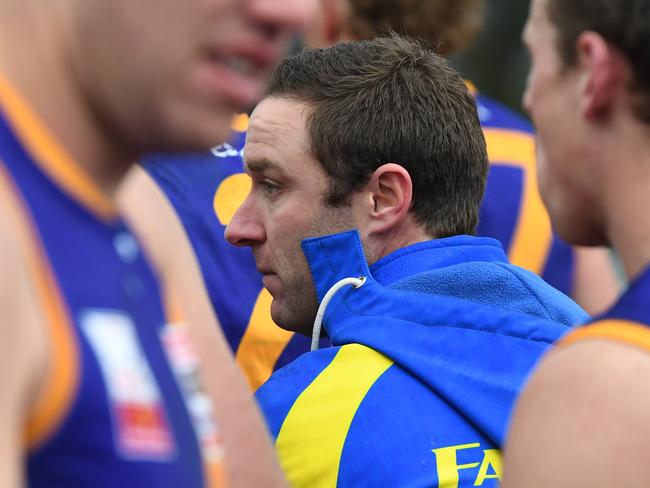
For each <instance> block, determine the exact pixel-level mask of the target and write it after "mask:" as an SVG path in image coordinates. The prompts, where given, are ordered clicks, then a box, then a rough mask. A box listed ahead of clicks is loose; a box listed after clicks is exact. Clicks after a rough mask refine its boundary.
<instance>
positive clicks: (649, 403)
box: [504, 339, 650, 488]
mask: <svg viewBox="0 0 650 488" xmlns="http://www.w3.org/2000/svg"><path fill="white" fill-rule="evenodd" d="M649 377H650V353H648V352H647V351H644V350H642V349H640V348H638V347H636V346H633V345H628V344H623V343H619V342H613V341H608V340H603V339H594V340H584V341H580V342H576V343H574V344H572V345H570V346H566V347H560V348H557V349H555V350H554V351H553V352H552V353H550V354H549V355H548V357H547V358H546V359H545V360H544V361H543V362H542V363H541V365H540V367H539V369H538V370H537V372H536V373H535V374H534V375H533V377H532V379H531V380H530V383H529V385H528V386H527V388H526V390H525V391H524V393H523V394H522V397H521V399H520V401H519V403H518V405H517V408H516V410H515V414H514V417H513V422H512V426H511V432H510V436H509V441H508V444H507V448H506V466H505V472H506V482H505V483H504V487H508V486H510V487H517V486H526V487H530V488H535V487H541V486H556V487H567V488H568V487H573V486H590V487H600V486H603V487H605V486H635V487H636V486H639V487H641V486H647V480H648V479H649V478H650V466H648V464H647V461H646V459H645V454H646V453H647V452H648V451H649V450H650V436H649V435H648V433H649V432H650V418H649V417H648V415H647V412H648V411H649V410H650V381H646V380H645V379H646V378H649Z"/></svg>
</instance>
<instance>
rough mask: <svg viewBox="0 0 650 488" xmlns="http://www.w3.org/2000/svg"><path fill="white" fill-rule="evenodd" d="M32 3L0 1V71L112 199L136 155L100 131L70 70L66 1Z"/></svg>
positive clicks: (70, 50) (70, 58)
mask: <svg viewBox="0 0 650 488" xmlns="http://www.w3.org/2000/svg"><path fill="white" fill-rule="evenodd" d="M36 3H37V4H36V5H34V4H33V3H32V2H23V1H21V0H5V2H4V3H0V73H2V75H3V76H4V77H5V78H6V79H7V80H8V81H9V83H11V84H12V85H13V86H14V88H15V89H16V90H17V91H18V92H19V94H20V95H21V96H22V97H23V98H24V99H25V100H26V101H27V102H28V103H29V105H30V106H31V108H32V110H34V111H35V112H36V114H37V115H38V116H39V118H41V119H42V121H43V122H44V123H45V125H46V126H47V127H48V129H49V130H50V132H51V133H52V134H53V135H54V137H55V138H56V139H57V140H58V141H59V142H60V143H61V144H62V146H63V147H64V148H65V149H66V151H67V152H68V153H69V154H70V156H71V158H72V160H74V161H76V163H77V164H78V165H79V166H81V167H82V169H83V170H84V171H85V172H86V173H87V174H88V175H89V176H90V177H91V179H92V180H93V181H94V182H95V183H96V184H97V185H98V187H99V188H100V189H101V190H102V191H103V192H104V193H105V194H106V195H107V196H109V197H111V198H112V196H113V194H114V191H115V188H116V187H117V185H118V183H119V181H120V180H121V179H122V177H123V176H124V174H125V173H126V171H127V170H128V168H129V167H130V165H131V161H133V160H134V156H135V155H134V154H132V152H131V151H128V150H123V148H120V147H119V145H117V144H115V143H114V142H113V141H112V140H111V138H110V135H109V133H108V131H106V130H102V126H101V124H100V122H99V120H98V118H97V117H96V116H95V113H94V112H93V109H92V106H91V104H90V103H88V99H87V97H86V96H85V94H84V91H83V90H82V89H81V83H80V81H79V77H78V76H77V73H75V70H74V68H73V66H74V63H73V62H72V58H73V51H72V48H71V46H72V45H73V43H71V42H70V39H69V36H68V35H66V32H71V29H66V25H67V24H69V22H67V19H68V18H69V16H67V15H66V12H65V11H64V9H63V8H62V7H61V5H63V4H64V2H51V3H49V4H47V3H43V2H36ZM16 46H21V48H19V49H16ZM26 60H27V61H28V62H25V61H26Z"/></svg>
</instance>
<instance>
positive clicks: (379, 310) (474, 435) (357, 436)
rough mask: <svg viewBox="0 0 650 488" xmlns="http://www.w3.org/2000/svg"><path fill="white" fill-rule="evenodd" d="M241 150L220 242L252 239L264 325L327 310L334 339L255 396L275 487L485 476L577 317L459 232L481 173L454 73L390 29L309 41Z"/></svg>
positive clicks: (489, 476) (490, 480)
mask: <svg viewBox="0 0 650 488" xmlns="http://www.w3.org/2000/svg"><path fill="white" fill-rule="evenodd" d="M244 161H245V167H246V171H247V172H248V173H249V174H250V176H251V179H252V187H251V191H250V193H249V195H248V196H247V198H246V200H245V201H244V203H243V204H242V206H241V207H240V208H239V210H237V213H236V214H235V215H234V217H233V218H232V220H231V222H230V224H229V226H228V228H227V231H226V237H227V238H228V240H230V241H231V242H232V243H233V244H236V245H239V246H250V247H251V249H252V251H253V254H254V256H255V261H256V264H257V268H258V270H259V272H260V273H261V274H262V275H263V282H264V286H265V287H266V288H267V290H268V291H269V293H270V294H271V295H272V297H273V300H272V303H271V315H272V317H273V320H274V321H275V322H276V323H278V324H280V325H281V326H282V327H284V328H287V329H289V330H292V331H297V332H301V333H303V334H311V332H312V323H313V322H314V320H315V318H316V317H317V316H318V317H320V318H323V317H324V327H325V330H326V332H327V335H328V336H329V338H330V339H331V341H332V343H333V344H334V347H328V348H324V349H322V350H319V351H314V352H311V353H307V354H304V355H302V356H301V357H300V358H298V359H297V360H295V361H294V362H292V363H290V364H289V365H288V366H286V367H284V368H282V369H280V370H279V371H277V372H276V373H274V374H273V375H272V376H271V378H270V379H269V381H268V382H267V383H265V384H264V385H263V386H262V387H261V388H260V389H259V390H258V393H257V398H258V400H259V402H260V405H261V407H262V409H263V411H264V413H265V415H266V418H267V422H268V424H269V427H270V430H271V433H272V435H273V436H274V437H275V438H276V449H277V451H278V454H279V456H280V459H281V463H282V465H283V467H284V469H285V472H286V474H287V476H288V478H289V480H290V482H291V483H292V484H293V485H294V486H313V485H323V486H334V485H337V486H358V485H360V484H366V485H370V486H404V485H407V484H418V485H422V486H457V485H458V486H496V483H497V480H498V479H499V478H500V476H501V470H500V457H499V452H498V448H499V446H500V445H501V442H502V436H503V433H504V430H505V424H506V419H507V417H508V414H509V410H510V405H511V402H512V401H513V400H514V397H515V395H516V394H517V392H518V389H519V387H520V385H521V384H522V382H523V380H524V378H525V376H526V374H527V372H528V370H529V369H530V368H531V367H532V366H533V364H534V363H535V362H536V359H537V358H538V357H539V355H540V354H541V353H542V352H543V351H544V350H545V349H546V348H547V346H548V344H549V343H550V342H551V341H553V340H554V339H555V338H557V337H559V336H560V335H562V334H563V333H564V332H565V331H566V330H567V328H568V326H567V325H566V324H569V323H571V322H572V321H576V320H578V321H579V320H581V319H584V317H585V315H584V313H583V312H582V311H581V310H580V309H579V307H577V306H576V305H575V304H574V303H573V302H571V301H570V300H569V299H568V298H567V297H566V296H564V295H563V294H561V293H560V292H558V291H557V290H555V289H553V288H551V287H550V286H549V285H547V284H546V283H544V282H543V280H541V278H539V277H537V276H536V275H534V274H533V273H530V272H528V271H525V270H523V269H521V268H518V267H515V266H512V265H510V264H509V263H508V262H507V258H506V256H505V253H504V252H503V249H502V247H501V245H500V244H499V243H498V241H496V240H493V239H489V238H476V237H471V236H469V235H463V234H471V233H472V232H473V230H474V228H475V226H476V223H477V218H478V210H479V206H480V201H481V197H482V193H483V188H484V184H485V177H486V173H487V157H486V152H485V143H484V139H483V135H482V132H481V128H480V125H479V121H478V116H477V112H476V106H475V104H474V100H473V97H472V96H471V94H470V93H469V92H468V90H467V88H466V86H465V84H464V82H463V80H462V79H461V78H460V77H459V76H458V74H457V73H455V72H454V71H453V70H451V69H450V68H448V67H447V65H446V64H445V62H444V60H443V59H442V58H440V57H438V56H436V55H435V54H433V53H432V52H431V51H428V50H426V49H423V48H422V47H420V45H418V44H417V43H415V42H412V41H408V40H405V39H401V38H397V37H394V38H382V39H376V40H374V41H366V42H358V43H349V44H340V45H338V46H335V47H333V48H329V49H324V50H307V51H305V52H303V53H301V54H299V55H298V56H295V57H293V58H289V59H287V60H285V61H284V62H283V63H282V64H281V65H280V67H279V69H278V70H277V72H276V74H275V76H274V78H273V80H272V85H271V88H270V91H269V95H268V96H267V97H266V98H265V99H264V100H263V101H262V102H261V103H260V104H259V105H258V106H257V108H256V109H255V111H254V112H253V114H252V116H251V120H250V125H249V129H248V134H247V142H246V146H245V151H244ZM348 229H356V231H348ZM342 231H347V232H342ZM332 233H335V234H334V235H328V234H332ZM303 239H304V240H303ZM301 241H302V249H301ZM303 252H304V254H303ZM305 256H306V258H305ZM369 265H370V268H368V266H369ZM346 279H347V280H346ZM341 280H343V281H341ZM346 283H352V284H354V286H356V288H349V289H342V290H340V291H336V290H337V289H338V288H339V287H340V286H341V285H344V284H346ZM387 287H388V288H387ZM497 290H498V291H497ZM332 293H334V295H333V297H332ZM319 302H320V307H321V309H320V311H319V313H318V314H317V306H318V303H319ZM323 313H324V315H323ZM319 320H320V319H316V322H317V325H316V326H315V331H314V336H313V339H316V340H317V339H318V337H319V330H318V321H319Z"/></svg>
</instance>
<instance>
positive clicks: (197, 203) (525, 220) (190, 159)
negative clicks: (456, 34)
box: [144, 88, 572, 390]
mask: <svg viewBox="0 0 650 488" xmlns="http://www.w3.org/2000/svg"><path fill="white" fill-rule="evenodd" d="M472 89H473V88H472ZM477 100H478V105H479V115H480V117H481V124H482V125H483V127H484V129H485V130H484V132H485V136H486V139H487V145H488V154H489V157H490V161H491V163H492V164H491V168H490V174H489V177H488V184H487V189H486V196H485V199H484V202H483V206H482V208H481V219H480V224H479V228H478V234H479V235H481V236H487V237H494V238H496V239H498V240H499V241H501V243H502V244H503V246H504V248H505V249H506V251H507V252H508V257H509V258H510V260H511V262H512V263H513V264H516V265H519V266H522V267H524V268H526V269H529V270H531V271H533V272H534V273H537V274H539V275H541V276H542V277H543V278H544V279H545V280H546V281H547V282H548V283H550V284H551V285H553V286H554V287H556V288H558V289H559V290H560V291H563V292H564V293H566V294H569V293H570V290H571V281H572V252H571V248H570V247H569V246H567V245H565V244H563V243H562V242H560V241H559V240H558V239H557V238H556V237H555V236H554V235H553V234H552V231H551V225H550V221H549V218H548V215H547V213H546V210H545V208H544V206H543V203H542V201H541V198H540V196H539V193H538V191H537V182H536V174H535V170H534V166H535V149H534V138H533V135H532V130H531V128H530V126H529V124H528V123H527V122H526V121H525V120H523V119H522V118H521V117H519V116H518V115H515V114H514V113H512V112H510V111H509V110H508V109H506V108H504V107H503V106H502V105H499V104H497V103H495V102H493V101H490V100H489V99H487V98H485V97H483V96H477ZM247 126H248V117H247V116H246V115H241V116H238V117H237V118H236V119H235V122H234V124H233V129H234V130H233V134H232V136H231V140H230V141H229V143H227V144H223V145H221V146H218V147H216V148H214V149H213V150H212V151H211V153H209V154H195V155H179V156H153V157H151V158H148V159H147V160H145V162H144V167H145V168H146V169H147V171H148V172H149V174H151V176H153V178H154V179H155V180H156V181H157V183H158V185H159V186H160V187H161V188H162V190H163V191H164V192H165V194H166V195H167V197H168V198H169V200H170V201H171V203H172V205H173V206H174V208H175V209H176V212H177V214H178V216H179V218H180V220H181V222H182V223H183V226H184V227H185V230H186V232H187V234H188V236H189V238H190V241H191V242H192V246H193V248H194V251H195V253H196V256H197V258H198V261H199V265H200V267H201V272H202V274H203V278H204V280H205V284H206V287H207V290H208V294H209V296H210V299H211V301H212V305H213V306H214V309H215V311H216V313H217V316H218V317H219V321H220V322H221V326H222V328H223V330H224V332H225V335H226V337H227V339H228V341H229V343H230V346H231V348H232V350H233V351H234V352H235V354H236V358H237V362H238V364H239V365H240V366H241V367H242V368H243V370H244V372H245V374H246V376H247V378H248V381H249V384H250V385H251V388H252V389H253V390H255V389H257V387H259V386H260V385H261V384H262V383H264V381H266V379H267V378H268V377H269V376H270V374H271V373H272V372H273V371H275V370H276V369H278V368H280V367H282V366H283V365H285V364H287V363H288V362H290V361H292V360H293V359H295V358H296V357H298V356H299V355H301V354H303V353H305V352H307V351H308V350H309V341H308V340H307V339H306V338H305V337H303V336H301V335H299V334H292V333H289V332H286V331H284V330H282V329H280V328H279V327H277V326H276V325H275V324H274V323H273V321H272V320H271V312H270V307H271V297H270V295H269V294H268V292H266V290H265V289H264V288H263V286H262V278H261V276H260V275H259V273H258V272H257V269H256V268H255V260H254V259H253V255H252V252H251V251H250V249H248V248H236V247H234V246H232V245H231V244H229V243H228V242H227V241H226V240H225V238H224V235H223V234H224V231H225V228H226V225H228V222H229V221H230V219H231V217H232V216H233V214H234V212H235V210H236V209H237V208H238V207H239V205H240V204H241V203H242V202H243V201H244V198H245V197H246V194H247V193H248V189H249V188H250V179H249V178H248V176H247V175H245V174H244V173H243V161H242V148H243V146H244V142H245V138H246V134H245V131H246V129H247Z"/></svg>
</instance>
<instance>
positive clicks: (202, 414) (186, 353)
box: [161, 324, 225, 464]
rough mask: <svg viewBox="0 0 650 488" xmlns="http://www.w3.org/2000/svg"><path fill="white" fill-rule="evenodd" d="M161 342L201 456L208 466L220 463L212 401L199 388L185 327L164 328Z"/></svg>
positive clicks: (220, 446) (220, 448) (221, 451)
mask: <svg viewBox="0 0 650 488" xmlns="http://www.w3.org/2000/svg"><path fill="white" fill-rule="evenodd" d="M161 340H162V343H163V347H164V349H165V351H166V353H167V358H168V361H169V364H170V366H171V368H172V370H173V371H174V375H175V376H176V380H177V381H178V383H179V385H180V388H181V392H182V393H183V397H184V398H185V404H186V405H187V409H188V411H189V413H190V418H191V420H192V425H193V426H194V432H195V433H196V436H197V438H198V440H199V443H200V444H201V450H202V451H203V456H204V458H205V460H206V462H208V463H209V464H215V463H221V462H222V461H223V458H224V454H225V451H224V447H223V442H222V440H221V434H220V432H219V428H218V426H217V422H216V420H215V418H214V411H213V408H212V402H211V401H210V398H209V397H208V396H207V395H206V393H205V392H204V389H203V387H202V385H201V378H200V374H199V373H200V368H199V365H200V363H199V358H198V356H197V354H196V352H195V350H194V345H193V344H192V341H191V339H190V336H189V333H188V331H187V326H186V325H182V324H169V325H167V326H165V327H164V328H163V330H162V332H161Z"/></svg>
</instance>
